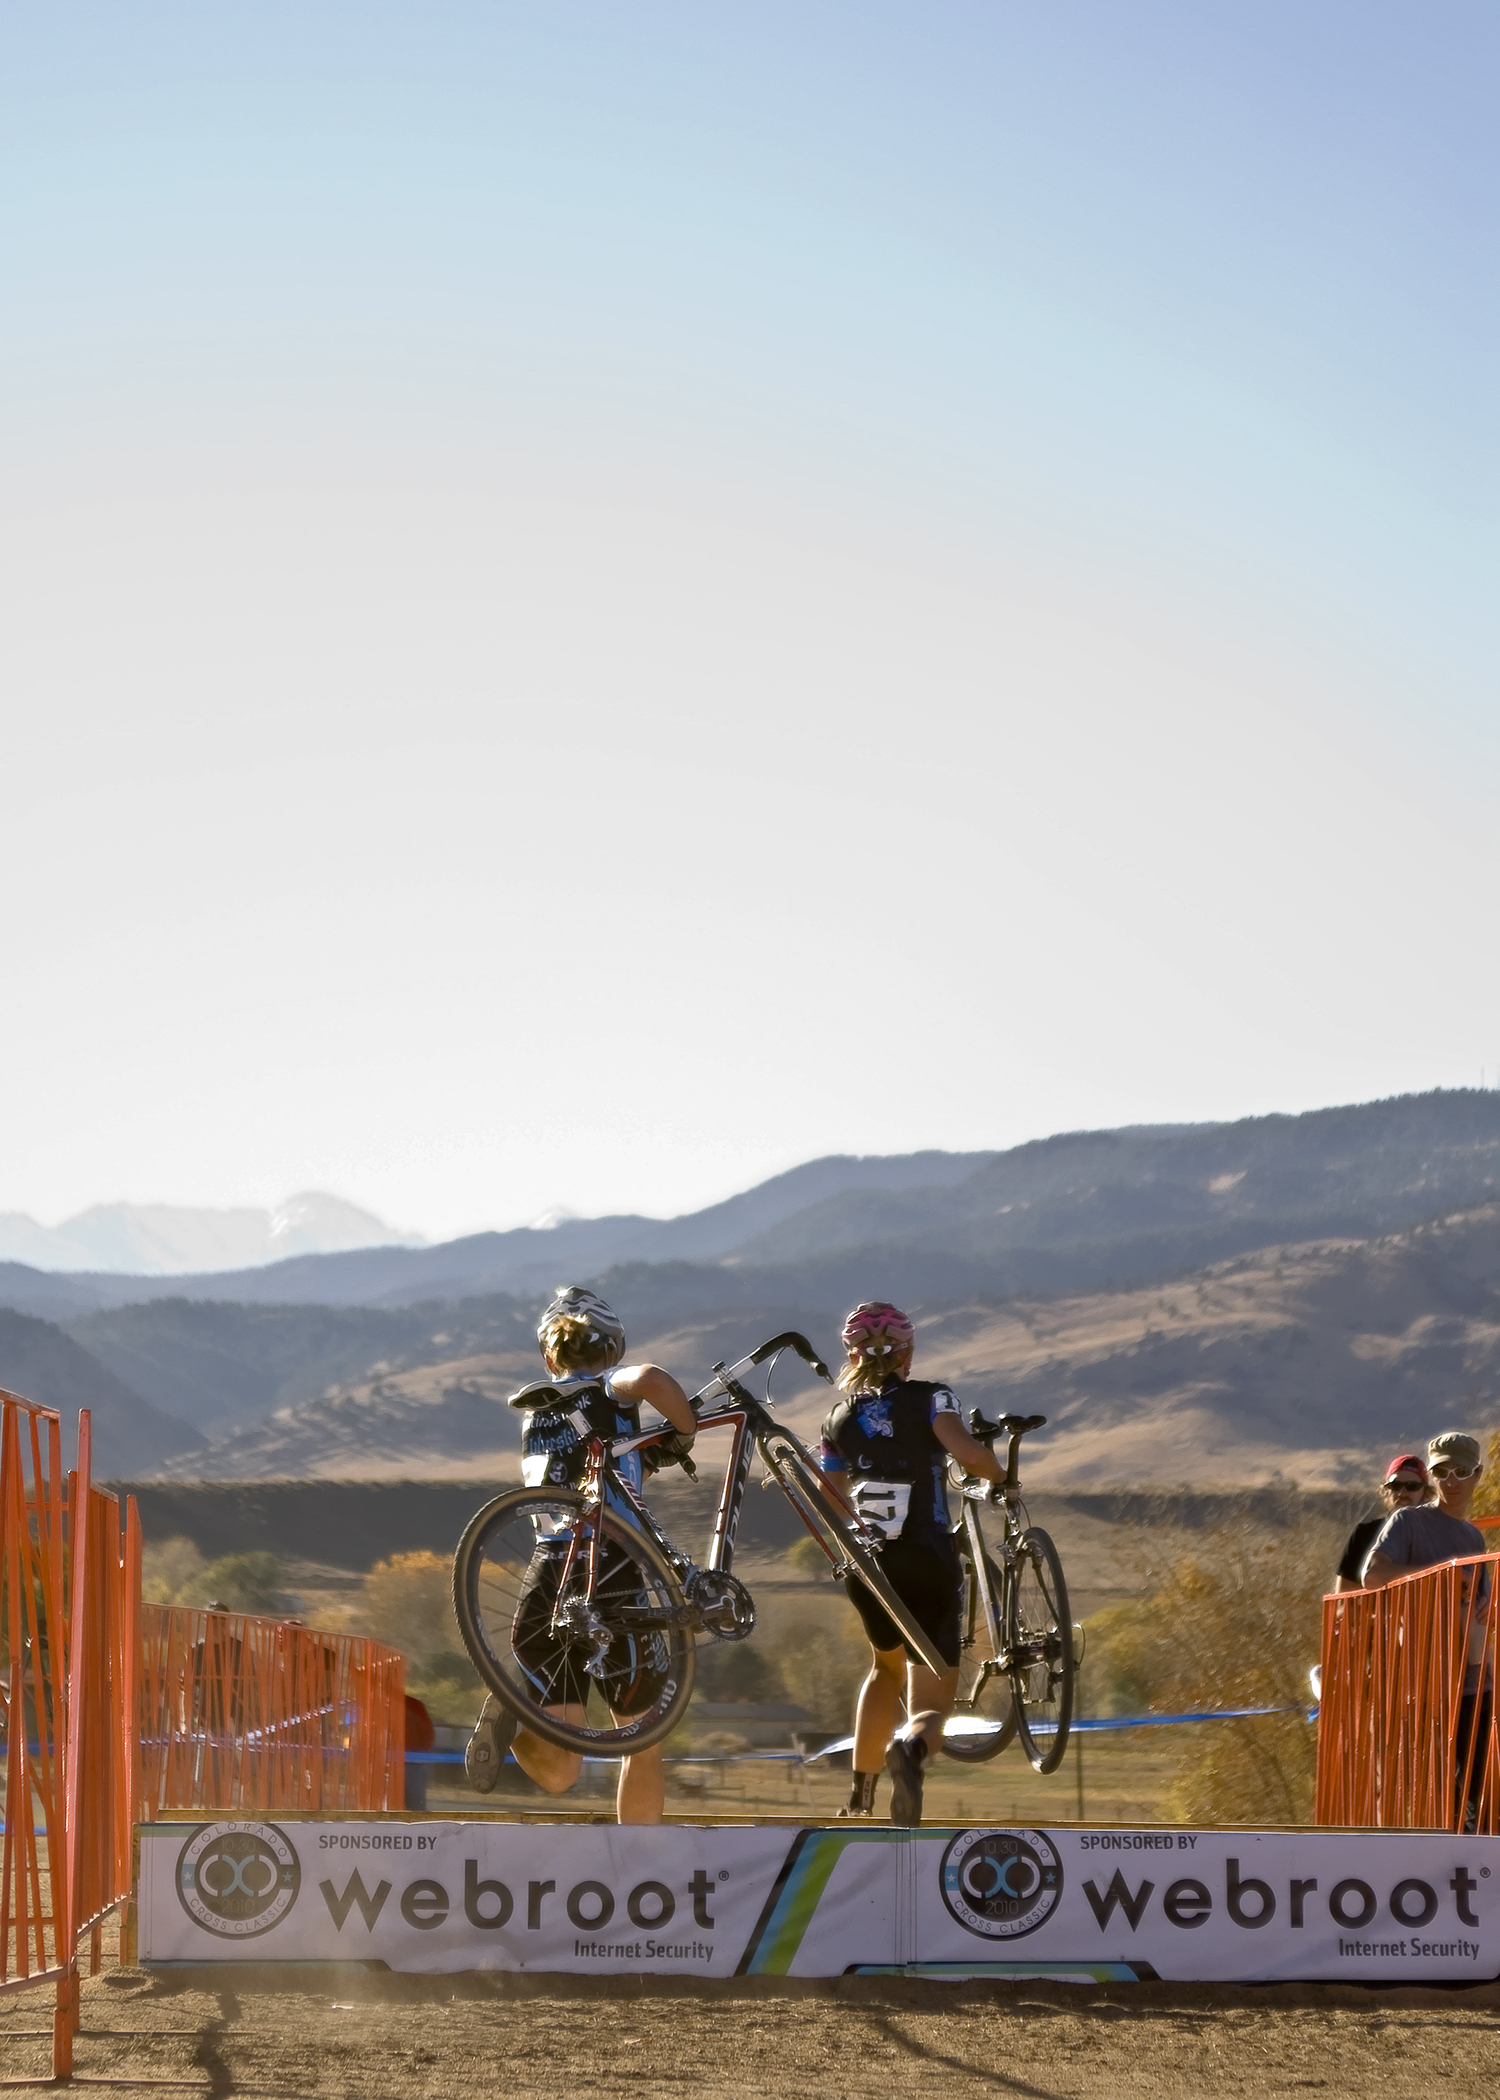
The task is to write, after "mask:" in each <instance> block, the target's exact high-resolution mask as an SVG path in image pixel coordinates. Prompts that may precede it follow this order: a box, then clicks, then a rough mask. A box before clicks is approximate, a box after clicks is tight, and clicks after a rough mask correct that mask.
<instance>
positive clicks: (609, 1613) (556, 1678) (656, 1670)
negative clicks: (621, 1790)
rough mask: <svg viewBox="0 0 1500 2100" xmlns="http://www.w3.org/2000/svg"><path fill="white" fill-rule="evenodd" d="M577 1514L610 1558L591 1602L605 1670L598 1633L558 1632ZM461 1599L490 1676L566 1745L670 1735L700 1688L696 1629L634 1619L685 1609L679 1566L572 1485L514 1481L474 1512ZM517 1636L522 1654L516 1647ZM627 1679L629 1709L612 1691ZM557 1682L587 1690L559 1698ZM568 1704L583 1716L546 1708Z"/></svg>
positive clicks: (456, 1602)
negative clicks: (593, 1665)
mask: <svg viewBox="0 0 1500 2100" xmlns="http://www.w3.org/2000/svg"><path fill="white" fill-rule="evenodd" d="M580 1520H583V1524H584V1540H585V1549H586V1542H587V1538H588V1527H589V1526H590V1525H591V1524H592V1523H593V1522H594V1521H596V1520H597V1522H598V1525H599V1542H600V1546H601V1549H603V1557H604V1559H605V1562H606V1566H605V1570H604V1573H603V1576H602V1578H601V1589H600V1591H599V1592H598V1593H597V1594H596V1597H595V1600H594V1603H593V1607H592V1609H593V1611H594V1613H595V1615H596V1616H595V1619H594V1628H595V1629H596V1630H597V1633H598V1636H599V1637H602V1635H603V1634H606V1633H609V1634H610V1635H611V1637H610V1639H609V1643H608V1647H607V1649H606V1650H605V1652H604V1656H603V1658H602V1661H603V1663H605V1664H607V1665H608V1667H607V1668H604V1669H603V1672H602V1674H599V1675H596V1674H594V1673H592V1672H590V1671H589V1669H588V1667H587V1665H588V1662H589V1660H590V1659H591V1658H594V1657H596V1656H598V1652H599V1651H598V1638H596V1637H595V1633H593V1632H590V1631H580V1632H579V1633H577V1634H575V1635H573V1636H571V1637H564V1638H561V1639H559V1638H558V1637H557V1636H556V1635H555V1632H554V1625H555V1612H556V1607H557V1596H556V1593H555V1592H550V1584H551V1582H552V1580H553V1579H554V1571H556V1575H557V1578H558V1579H559V1580H560V1579H561V1577H562V1575H563V1574H564V1573H567V1579H568V1582H569V1588H570V1591H573V1590H575V1589H577V1579H576V1578H575V1576H574V1575H573V1574H572V1573H571V1572H569V1571H567V1570H566V1567H565V1563H566V1554H567V1546H566V1540H567V1538H568V1537H569V1536H571V1535H573V1533H574V1531H575V1527H577V1526H578V1524H579V1522H580ZM580 1573H581V1568H580ZM549 1592H550V1593H549ZM577 1593H578V1597H579V1608H580V1612H582V1611H584V1610H586V1609H587V1608H588V1607H587V1602H586V1599H585V1598H584V1597H583V1594H582V1591H581V1589H578V1591H577ZM563 1601H564V1604H565V1605H566V1602H567V1600H566V1599H564V1600H563ZM453 1609H454V1613H455V1615H456V1617H457V1619H458V1630H459V1632H460V1634H461V1635H462V1637H463V1643H464V1646H465V1648H466V1649H467V1650H468V1653H469V1658H470V1660H471V1661H472V1663H473V1665H474V1667H475V1669H476V1670H477V1671H478V1672H479V1675H480V1676H481V1678H482V1679H483V1680H484V1682H485V1684H486V1685H487V1686H488V1687H489V1689H490V1690H491V1691H492V1692H493V1693H494V1694H495V1696H496V1697H497V1698H498V1699H500V1700H501V1701H502V1702H503V1703H504V1705H505V1706H507V1707H508V1708H509V1709H510V1711H511V1712H512V1713H513V1714H514V1715H515V1716H516V1718H517V1719H518V1720H519V1721H520V1722H521V1723H522V1725H523V1726H524V1727H525V1728H526V1729H528V1730H529V1731H530V1733H531V1734H533V1735H537V1736H540V1737H541V1738H542V1739H543V1740H544V1741H545V1742H549V1743H555V1744H557V1745H558V1747H559V1748H560V1749H564V1750H577V1751H582V1752H585V1753H591V1754H593V1755H595V1756H603V1757H628V1756H630V1754H631V1753H632V1752H633V1751H636V1750H649V1749H650V1748H651V1747H652V1746H653V1745H654V1744H656V1743H659V1742H661V1741H662V1740H663V1739H664V1738H665V1737H666V1736H668V1735H670V1734H671V1732H672V1730H673V1729H674V1728H675V1727H676V1726H677V1725H678V1723H679V1722H680V1721H681V1719H682V1717H683V1714H684V1712H685V1711H686V1708H687V1703H688V1701H689V1699H690V1698H691V1697H692V1691H693V1677H694V1672H695V1667H696V1657H695V1654H694V1645H693V1635H692V1633H691V1631H689V1630H688V1628H687V1627H685V1626H682V1625H672V1624H667V1625H664V1626H657V1625H653V1624H651V1623H649V1620H648V1623H646V1624H645V1625H644V1626H643V1625H641V1624H639V1623H635V1622H634V1621H633V1620H632V1617H631V1615H632V1614H635V1615H637V1618H638V1616H639V1614H641V1613H642V1612H645V1613H647V1614H651V1615H655V1614H657V1613H660V1614H662V1615H663V1616H666V1615H668V1614H671V1613H676V1612H683V1613H685V1612H686V1609H687V1607H686V1605H685V1602H684V1599H683V1594H682V1590H681V1587H680V1585H679V1583H678V1581H677V1578H676V1576H675V1575H674V1574H673V1572H672V1570H671V1568H670V1567H669V1566H668V1564H667V1562H666V1560H665V1559H664V1558H663V1556H662V1555H661V1553H660V1552H659V1551H658V1550H657V1548H656V1547H655V1546H654V1545H653V1544H652V1542H651V1540H650V1539H648V1538H646V1537H645V1536H644V1534H643V1533H641V1532H639V1531H637V1530H636V1528H635V1526H634V1525H632V1524H628V1523H626V1522H625V1521H624V1519H623V1518H620V1517H618V1516H616V1515H615V1514H614V1512H613V1511H611V1510H607V1509H606V1510H603V1511H598V1510H596V1511H595V1513H594V1515H593V1516H590V1513H589V1509H588V1505H587V1504H586V1502H585V1498H584V1497H583V1495H582V1494H581V1493H580V1492H579V1491H578V1490H577V1489H576V1488H511V1489H508V1490H507V1491H506V1493H504V1494H503V1495H497V1496H495V1498H494V1500H493V1501H490V1502H487V1503H485V1505H484V1507H483V1508H482V1509H480V1510H477V1511H476V1512H475V1514H474V1516H473V1517H472V1518H471V1519H470V1520H469V1523H468V1525H467V1526H466V1527H465V1530H464V1534H463V1537H462V1538H461V1539H460V1540H459V1542H458V1549H457V1551H456V1552H455V1554H454V1556H453ZM518 1628H519V1629H521V1631H520V1632H519V1633H518ZM611 1629H612V1632H611ZM517 1639H520V1640H521V1641H522V1643H523V1645H524V1646H525V1647H526V1649H527V1653H526V1654H525V1655H522V1654H518V1652H517V1648H516V1645H515V1643H516V1641H517ZM627 1673H628V1674H627ZM622 1687H623V1691H624V1699H623V1700H622V1706H624V1707H625V1708H626V1710H625V1711H624V1712H618V1711H616V1709H615V1708H614V1707H613V1706H612V1705H611V1704H610V1699H611V1694H612V1693H613V1694H615V1695H619V1694H620V1692H621V1690H622ZM560 1691H561V1692H564V1693H577V1692H579V1691H581V1692H582V1693H583V1698H582V1699H581V1700H579V1699H577V1698H573V1699H571V1700H570V1699H568V1698H565V1697H559V1696H558V1694H559V1692H560ZM631 1700H635V1701H636V1702H637V1707H636V1711H634V1712H631V1711H629V1710H628V1706H629V1702H630V1701H631ZM642 1702H644V1703H642ZM568 1703H572V1704H581V1705H582V1706H583V1709H584V1718H583V1719H582V1720H581V1721H576V1722H575V1721H572V1720H569V1719H567V1718H565V1717H563V1716H561V1715H559V1714H557V1713H553V1712H549V1711H548V1710H547V1709H548V1707H549V1706H554V1705H562V1704H568Z"/></svg>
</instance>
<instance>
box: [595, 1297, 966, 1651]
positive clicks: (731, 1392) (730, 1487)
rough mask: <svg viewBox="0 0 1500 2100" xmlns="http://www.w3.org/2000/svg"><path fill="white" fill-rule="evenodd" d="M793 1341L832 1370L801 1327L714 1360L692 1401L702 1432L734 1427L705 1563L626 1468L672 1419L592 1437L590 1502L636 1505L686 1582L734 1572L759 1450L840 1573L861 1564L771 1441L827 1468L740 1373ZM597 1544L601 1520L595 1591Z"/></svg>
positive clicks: (862, 1530) (859, 1526)
mask: <svg viewBox="0 0 1500 2100" xmlns="http://www.w3.org/2000/svg"><path fill="white" fill-rule="evenodd" d="M793 1346H795V1347H797V1348H798V1353H799V1354H803V1355H805V1356H806V1358H807V1359H808V1360H809V1361H811V1362H812V1363H813V1364H814V1366H815V1368H817V1369H818V1370H819V1371H821V1373H822V1375H823V1376H824V1377H825V1378H826V1377H827V1376H828V1373H827V1369H826V1366H824V1365H822V1364H821V1363H819V1362H818V1360H817V1359H816V1358H815V1357H813V1356H812V1352H811V1350H810V1349H809V1348H808V1346H807V1344H806V1342H805V1341H803V1338H802V1337H801V1336H800V1335H797V1336H789V1335H778V1336H777V1337H776V1339H775V1341H774V1342H765V1343H762V1345H761V1347H760V1348H759V1349H757V1350H754V1351H753V1352H752V1353H751V1354H750V1355H749V1356H745V1357H741V1358H740V1359H739V1361H738V1362H737V1363H735V1364H734V1365H732V1366H728V1365H725V1364H722V1363H721V1364H715V1366H714V1371H713V1376H712V1377H711V1378H710V1380H709V1381H708V1383H707V1385H705V1386H703V1387H702V1388H701V1389H700V1390H699V1391H698V1392H697V1393H695V1394H694V1395H693V1407H694V1411H695V1413H696V1414H697V1417H698V1431H699V1433H700V1434H701V1433H702V1432H703V1431H705V1430H713V1429H728V1430H729V1431H730V1432H731V1434H732V1442H731V1444H730V1449H729V1458H728V1462H727V1464H726V1465H725V1469H724V1478H723V1482H722V1485H721V1487H720V1491H719V1502H718V1507H717V1510H716V1511H715V1515H714V1525H713V1531H712V1533H711V1534H710V1538H709V1546H708V1553H707V1556H706V1558H705V1559H704V1561H703V1563H702V1564H701V1566H699V1565H695V1563H694V1562H693V1561H692V1560H690V1559H689V1558H688V1556H687V1555H686V1554H684V1553H683V1552H681V1551H680V1549H679V1548H678V1547H676V1546H675V1545H674V1544H673V1543H672V1541H671V1540H670V1539H669V1538H668V1537H667V1535H666V1533H665V1532H664V1531H663V1530H662V1528H661V1526H660V1525H659V1524H658V1523H657V1522H656V1520H655V1518H654V1517H653V1516H652V1515H651V1512H650V1511H649V1510H648V1509H647V1507H646V1504H645V1502H644V1500H643V1499H642V1497H641V1496H640V1495H639V1494H638V1493H637V1492H636V1490H635V1489H634V1488H633V1487H632V1486H631V1485H630V1483H629V1481H628V1480H626V1479H625V1477H624V1475H623V1474H622V1473H621V1472H620V1469H619V1461H620V1459H622V1458H625V1457H627V1456H628V1455H629V1454H630V1453H631V1452H633V1451H647V1450H649V1449H651V1448H652V1446H654V1445H657V1444H660V1443H663V1442H665V1441H666V1440H667V1439H669V1438H670V1437H671V1436H673V1435H674V1434H675V1432H674V1431H673V1430H672V1429H671V1428H670V1426H664V1427H663V1428H661V1429H653V1430H648V1431H646V1432H645V1433H644V1434H642V1435H640V1436H632V1437H622V1438H618V1439H613V1440H611V1439H609V1438H605V1437H593V1438H591V1439H590V1441H589V1446H588V1462H587V1466H586V1468H585V1471H584V1476H583V1482H582V1487H583V1494H584V1498H585V1502H586V1504H587V1505H588V1506H589V1507H590V1508H594V1507H598V1506H600V1505H602V1504H603V1503H604V1501H605V1499H606V1495H607V1494H608V1495H610V1496H612V1497H613V1498H614V1499H616V1500H617V1501H618V1502H621V1503H623V1504H624V1505H625V1506H626V1508H627V1509H628V1511H629V1515H630V1520H631V1521H632V1522H633V1523H634V1524H636V1525H637V1526H638V1527H639V1529H640V1530H641V1531H643V1532H644V1533H645V1535H646V1536H647V1537H648V1538H649V1539H650V1540H651V1541H652V1543H653V1544H654V1545H655V1546H656V1547H657V1549H658V1551H659V1552H660V1553H661V1554H662V1555H663V1557H664V1558H665V1559H666V1561H667V1563H668V1565H669V1566H670V1567H671V1569H672V1571H673V1573H674V1574H675V1575H676V1576H677V1578H678V1580H679V1581H680V1582H681V1583H682V1584H683V1585H684V1587H685V1586H686V1585H687V1583H688V1582H689V1581H690V1580H691V1579H692V1578H693V1577H694V1576H695V1575H699V1574H703V1573H706V1574H709V1575H725V1576H727V1575H729V1574H730V1571H731V1568H732V1566H733V1562H734V1546H735V1537H736V1534H737V1532H738V1530H739V1522H740V1516H741V1512H742V1510H743V1508H744V1501H745V1489H746V1486H747V1485H748V1482H749V1478H750V1463H751V1459H752V1456H753V1454H754V1453H755V1452H756V1451H759V1452H760V1455H761V1458H762V1461H763V1462H764V1464H765V1466H766V1469H767V1472H768V1474H769V1475H770V1477H771V1479H773V1480H775V1482H776V1484H777V1486H778V1487H779V1488H780V1489H781V1491H782V1493H783V1494H784V1495H785V1496H786V1498H787V1500H788V1501H789V1502H790V1503H791V1505H792V1507H793V1509H795V1510H796V1512H797V1514H798V1516H799V1517H801V1519H802V1522H803V1524H804V1525H805V1526H806V1528H807V1531H808V1533H809V1535H810V1536H811V1537H812V1538H814V1539H816V1540H817V1542H818V1545H819V1547H820V1548H821V1549H822V1551H823V1553H824V1554H825V1555H826V1556H827V1558H828V1561H829V1565H830V1567H831V1568H832V1569H833V1572H834V1575H835V1577H842V1576H846V1575H849V1574H851V1573H855V1572H857V1570H858V1562H857V1561H856V1560H855V1559H854V1557H853V1556H852V1555H850V1554H844V1555H842V1556H840V1555H836V1553H835V1552H833V1551H831V1550H830V1547H829V1543H828V1539H827V1537H826V1536H825V1534H824V1531H823V1530H822V1529H820V1526H826V1527H828V1529H830V1530H833V1529H835V1527H836V1525H837V1524H838V1522H839V1520H838V1519H836V1518H835V1517H834V1515H833V1512H832V1511H831V1510H829V1511H823V1510H818V1509H814V1508H813V1507H812V1506H811V1504H810V1503H809V1504H808V1506H807V1507H804V1506H803V1505H804V1500H805V1498H804V1497H803V1495H802V1494H801V1493H799V1492H798V1490H797V1489H796V1487H795V1486H794V1485H789V1484H788V1482H787V1481H786V1480H784V1479H783V1478H782V1477H781V1474H780V1472H779V1470H778V1468H777V1466H776V1464H775V1462H774V1460H773V1459H772V1457H771V1455H770V1453H769V1451H768V1450H767V1445H768V1444H769V1442H770V1440H771V1439H772V1438H773V1437H774V1438H775V1439H776V1441H777V1442H779V1443H782V1444H785V1445H790V1447H791V1448H792V1450H793V1451H794V1452H795V1453H796V1454H797V1456H798V1457H799V1458H800V1459H801V1460H802V1461H803V1463H804V1464H806V1465H807V1466H808V1467H809V1468H811V1469H812V1470H813V1471H814V1472H819V1471H820V1470H821V1468H820V1467H819V1466H818V1462H817V1460H816V1459H815V1458H814V1457H813V1455H812V1453H811V1452H810V1451H809V1450H808V1449H807V1447H806V1445H805V1444H803V1443H802V1441H801V1439H800V1438H799V1437H797V1436H796V1435H795V1434H794V1433H793V1432H792V1431H791V1430H790V1429H787V1428H786V1427H785V1426H784V1425H783V1424H782V1423H780V1422H778V1421H777V1420H776V1418H775V1415H774V1414H773V1413H772V1411H771V1405H770V1402H769V1400H761V1399H758V1398H757V1397H756V1395H755V1394H754V1393H752V1392H750V1391H749V1390H748V1388H747V1387H746V1386H744V1385H743V1384H742V1383H741V1382H740V1380H739V1379H738V1378H737V1377H736V1376H735V1373H736V1372H738V1371H740V1370H742V1369H743V1368H744V1367H745V1366H746V1365H751V1364H759V1363H762V1362H764V1361H765V1360H766V1358H767V1357H768V1356H770V1357H772V1359H773V1368H774V1357H775V1356H776V1355H778V1354H779V1353H780V1351H781V1349H782V1348H784V1347H793ZM831 1382H832V1381H831V1380H830V1383H831ZM715 1387H717V1388H718V1389H719V1390H720V1391H721V1392H722V1394H723V1396H724V1401H725V1404H724V1405H722V1406H717V1407H712V1408H709V1407H706V1406H705V1405H704V1403H705V1402H707V1400H708V1399H709V1397H710V1395H711V1394H712V1393H713V1392H714V1389H715ZM842 1521H843V1524H844V1526H845V1528H847V1529H848V1530H849V1531H850V1532H851V1533H852V1534H853V1537H854V1540H855V1542H856V1543H857V1544H859V1545H861V1546H864V1547H866V1548H867V1549H869V1550H870V1551H872V1552H873V1551H874V1549H875V1548H876V1547H877V1546H878V1545H879V1544H880V1543H881V1541H880V1539H879V1538H877V1536H876V1535H875V1534H874V1533H873V1532H871V1531H870V1530H869V1529H868V1527H867V1526H866V1525H865V1523H864V1521H863V1519H862V1518H861V1517H860V1515H859V1513H858V1512H857V1511H856V1510H855V1509H853V1508H852V1507H851V1506H849V1505H847V1504H845V1505H844V1508H843V1513H842ZM577 1547H578V1537H577V1533H576V1531H575V1534H574V1538H573V1541H572V1543H571V1545H570V1548H569V1554H568V1561H567V1571H568V1572H571V1570H572V1567H573V1565H574V1557H575V1555H576V1552H577ZM597 1550H598V1528H597V1526H596V1527H595V1528H594V1531H593V1535H592V1542H591V1546H590V1553H591V1559H590V1566H589V1574H588V1592H587V1593H588V1594H589V1595H590V1596H592V1594H593V1587H594V1572H595V1558H596V1556H597ZM565 1587H566V1582H565V1581H564V1583H563V1584H561V1585H560V1586H559V1596H561V1595H562V1594H563V1593H564V1590H565ZM898 1601H899V1600H894V1599H883V1600H882V1602H884V1604H885V1608H886V1611H887V1612H888V1613H889V1614H890V1616H891V1618H892V1619H893V1620H894V1622H895V1624H896V1627H897V1630H898V1631H899V1632H900V1634H901V1636H902V1638H903V1640H904V1641H906V1642H907V1644H908V1645H909V1647H910V1648H911V1649H912V1650H913V1651H914V1652H915V1653H916V1654H917V1655H919V1656H920V1657H921V1659H922V1661H923V1662H924V1663H925V1664H926V1666H927V1668H929V1669H930V1670H932V1671H933V1672H934V1673H935V1674H938V1675H941V1674H942V1673H943V1672H944V1671H945V1670H946V1668H947V1665H946V1664H945V1663H944V1662H943V1660H942V1658H941V1657H940V1656H939V1655H938V1654H937V1651H936V1650H935V1649H934V1648H933V1647H932V1644H931V1642H930V1641H929V1639H928V1637H927V1635H926V1634H925V1633H924V1632H923V1630H922V1628H921V1627H920V1626H918V1625H917V1624H916V1623H915V1621H914V1620H913V1619H912V1618H911V1616H910V1614H909V1613H907V1612H905V1611H902V1612H900V1613H899V1614H898V1612H897V1611H894V1610H892V1603H893V1602H898ZM686 1611H687V1614H688V1616H687V1617H686V1618H684V1619H683V1623H689V1624H693V1625H694V1626H695V1628H696V1630H700V1631H701V1630H709V1631H712V1629H711V1628H705V1622H704V1620H703V1617H702V1613H701V1611H695V1610H694V1609H693V1607H691V1606H689V1607H687V1608H686ZM631 1616H632V1618H634V1617H636V1616H637V1615H636V1614H635V1613H632V1614H631ZM652 1616H653V1618H660V1617H662V1614H659V1613H653V1615H652ZM672 1616H673V1617H674V1618H677V1617H679V1616H680V1615H679V1614H675V1613H674V1614H673V1615H672Z"/></svg>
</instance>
